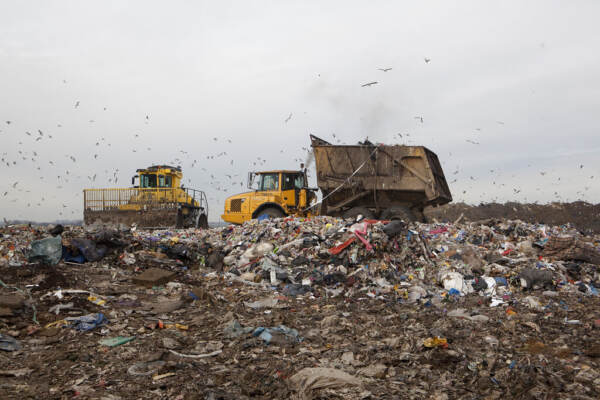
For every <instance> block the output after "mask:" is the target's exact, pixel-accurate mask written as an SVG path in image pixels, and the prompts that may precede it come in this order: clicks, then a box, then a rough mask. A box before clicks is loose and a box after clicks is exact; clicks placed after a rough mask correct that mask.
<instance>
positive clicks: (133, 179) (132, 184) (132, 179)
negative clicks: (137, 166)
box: [131, 175, 137, 186]
mask: <svg viewBox="0 0 600 400" xmlns="http://www.w3.org/2000/svg"><path fill="white" fill-rule="evenodd" d="M135 178H137V175H134V176H132V177H131V186H134V185H135Z"/></svg>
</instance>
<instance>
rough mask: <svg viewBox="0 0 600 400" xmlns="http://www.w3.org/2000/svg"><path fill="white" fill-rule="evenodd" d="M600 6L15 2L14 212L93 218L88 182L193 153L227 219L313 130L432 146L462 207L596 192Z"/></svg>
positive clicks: (123, 177) (7, 149) (294, 155)
mask: <svg viewBox="0 0 600 400" xmlns="http://www.w3.org/2000/svg"><path fill="white" fill-rule="evenodd" d="M457 3H458V5H457ZM599 15H600V2H598V1H569V2H566V1H550V0H543V1H522V0H521V1H502V2H499V1H493V2H492V1H481V0H477V1H460V2H448V1H414V2H396V1H369V2H365V1H349V0H345V1H326V2H324V1H302V2H300V1H294V2H292V1H236V2H233V1H218V2H215V1H168V2H167V1H161V2H159V1H148V0H145V1H106V0H104V1H81V0H79V1H51V2H50V1H25V0H22V1H2V2H0V87H1V88H2V90H0V104H1V107H0V143H1V150H0V153H1V154H2V163H1V164H0V168H1V170H0V171H2V180H1V181H0V210H1V213H0V216H3V217H6V218H9V219H11V218H30V219H36V220H54V219H56V218H70V219H78V218H81V217H82V201H83V200H82V189H84V188H88V187H96V188H101V187H126V186H128V185H129V184H130V179H131V176H132V175H133V174H134V173H135V169H136V168H142V167H146V166H148V165H151V164H154V163H167V162H169V163H171V162H176V163H178V164H180V165H182V167H183V171H184V176H185V182H186V186H189V187H195V188H199V189H203V190H205V191H206V192H207V194H208V196H209V199H210V205H211V210H210V218H209V219H210V220H211V221H216V220H218V219H219V217H220V214H221V213H222V210H223V200H224V198H225V197H227V196H229V195H231V194H234V193H237V192H240V191H242V190H243V189H244V187H245V184H244V187H241V186H240V182H242V181H244V182H245V179H246V173H247V171H248V170H259V169H279V168H286V169H295V168H298V167H299V160H304V159H305V158H306V151H305V150H303V147H304V148H307V147H309V146H310V142H309V137H308V135H309V133H314V134H316V135H317V136H320V137H322V138H324V139H327V140H330V141H333V142H336V139H334V138H333V135H334V134H335V135H336V137H337V138H339V139H340V140H341V141H342V142H344V143H348V144H354V143H356V142H357V141H358V140H362V139H364V138H365V137H367V136H368V137H369V139H370V140H372V141H379V142H384V143H407V144H422V145H425V146H427V147H429V148H430V149H432V150H433V151H434V152H436V153H437V154H438V156H439V158H440V160H441V162H442V164H443V167H444V169H445V172H446V177H447V179H448V182H449V183H450V188H451V190H452V193H453V196H454V199H455V200H457V201H460V200H464V201H467V202H471V203H478V202H480V201H492V200H497V201H506V200H515V201H539V202H548V201H555V200H562V201H565V200H568V201H573V200H577V199H583V200H586V201H590V202H594V203H597V202H598V201H599V198H600V186H599V185H598V184H597V182H598V180H599V179H600V163H598V161H597V160H598V155H599V154H600V135H599V130H598V122H597V120H598V113H599V111H600V51H599V49H600V24H598V16H599ZM425 58H427V59H429V60H430V62H428V63H427V62H425ZM378 68H392V70H390V71H388V72H382V71H379V70H378ZM371 81H378V82H379V84H377V85H373V86H370V87H361V85H362V84H364V83H367V82H371ZM77 102H79V106H78V107H75V105H76V103H77ZM105 108H106V110H105ZM290 113H291V114H292V116H291V118H290V119H289V121H288V122H287V123H286V122H284V121H285V120H286V118H287V117H288V116H289V115H290ZM146 116H148V119H146ZM415 116H419V117H421V116H422V117H423V123H421V122H420V120H418V119H416V118H414V117H415ZM6 121H10V124H8V123H6ZM38 130H41V132H42V133H43V136H42V135H40V134H39V132H38ZM26 132H29V133H30V134H31V135H28V134H27V133H26ZM399 133H400V134H402V135H403V136H402V138H400V137H399V136H397V134H399ZM50 135H51V136H52V138H50ZM135 135H139V136H138V137H136V136H135ZM215 138H216V140H215ZM229 140H230V141H231V143H229ZM473 142H474V143H477V144H474V143H473ZM96 143H98V145H96ZM134 150H135V151H134ZM183 152H185V153H183ZM223 152H225V153H226V154H223ZM219 154H221V155H220V156H219ZM71 156H72V157H74V158H75V161H73V159H71V158H70V157H71ZM210 156H214V157H213V158H211V159H207V157H210ZM259 157H260V159H259ZM194 160H196V162H195V164H194ZM232 160H233V164H232V163H231V162H232ZM261 160H266V161H261ZM51 162H52V164H51ZM254 163H256V165H254ZM192 165H193V166H192ZM203 168H204V169H205V170H206V171H205V170H203ZM67 171H68V173H67ZM542 173H543V174H542ZM225 174H229V175H237V176H235V177H234V180H233V182H235V184H232V181H230V179H229V178H228V177H226V176H225ZM94 175H96V178H95V181H93V182H92V181H91V180H90V179H91V178H92V177H93V176H94ZM211 175H213V177H214V178H211ZM313 175H314V173H313ZM115 176H116V177H117V178H118V182H117V184H115V183H114V177H115ZM592 177H593V178H592ZM109 179H110V180H111V181H109ZM188 179H189V181H188ZM6 192H7V193H6ZM5 193H6V194H5ZM42 199H43V200H42Z"/></svg>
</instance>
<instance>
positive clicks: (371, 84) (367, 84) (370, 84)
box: [361, 81, 379, 87]
mask: <svg viewBox="0 0 600 400" xmlns="http://www.w3.org/2000/svg"><path fill="white" fill-rule="evenodd" d="M378 83H379V82H377V81H373V82H369V83H365V84H364V85H361V87H366V86H373V85H377V84H378Z"/></svg>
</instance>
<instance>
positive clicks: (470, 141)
mask: <svg viewBox="0 0 600 400" xmlns="http://www.w3.org/2000/svg"><path fill="white" fill-rule="evenodd" d="M466 141H467V142H469V143H472V144H479V142H476V141H474V140H469V139H466Z"/></svg>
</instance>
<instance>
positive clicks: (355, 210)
mask: <svg viewBox="0 0 600 400" xmlns="http://www.w3.org/2000/svg"><path fill="white" fill-rule="evenodd" d="M359 215H362V216H363V217H364V218H365V219H373V218H374V217H375V215H374V214H373V213H372V212H371V210H369V209H368V208H366V207H352V208H351V209H349V210H346V211H344V213H343V214H342V217H344V218H356V217H358V216H359Z"/></svg>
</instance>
